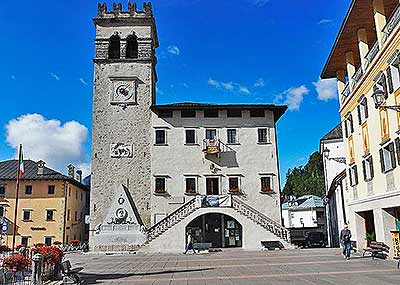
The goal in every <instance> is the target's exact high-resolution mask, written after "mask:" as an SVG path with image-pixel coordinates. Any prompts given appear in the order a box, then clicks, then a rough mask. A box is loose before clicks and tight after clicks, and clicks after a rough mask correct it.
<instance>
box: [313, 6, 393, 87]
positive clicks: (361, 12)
mask: <svg viewBox="0 0 400 285" xmlns="http://www.w3.org/2000/svg"><path fill="white" fill-rule="evenodd" d="M398 4H399V2H398V0H385V1H384V10H385V14H387V15H388V16H389V15H391V14H392V12H393V11H394V9H395V8H396V6H397V5H398ZM388 16H387V18H388V19H389V17H388ZM359 29H366V32H367V39H368V46H369V48H370V49H371V47H372V46H373V44H374V43H375V41H376V39H377V37H376V32H375V22H374V9H373V6H372V1H371V0H352V1H351V4H350V7H349V9H348V11H347V14H346V16H345V18H344V20H343V23H342V26H341V27H340V30H339V33H338V35H337V37H336V40H335V42H334V44H333V47H332V50H331V52H330V54H329V56H328V59H327V61H326V63H325V66H324V69H323V71H322V74H321V78H322V79H325V78H334V77H336V71H338V70H346V56H345V54H346V52H349V51H352V52H353V57H354V62H355V65H356V67H357V66H360V65H361V60H360V54H359V51H358V37H357V31H358V30H359Z"/></svg>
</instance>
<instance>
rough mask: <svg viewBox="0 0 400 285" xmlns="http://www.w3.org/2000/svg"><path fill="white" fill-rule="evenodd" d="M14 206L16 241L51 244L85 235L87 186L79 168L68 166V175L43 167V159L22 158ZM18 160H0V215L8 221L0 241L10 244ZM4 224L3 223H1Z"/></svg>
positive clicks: (81, 239)
mask: <svg viewBox="0 0 400 285" xmlns="http://www.w3.org/2000/svg"><path fill="white" fill-rule="evenodd" d="M24 168H25V172H24V175H23V176H22V180H21V181H20V188H19V199H18V209H17V235H16V245H18V244H25V245H27V246H31V245H33V244H34V243H45V244H48V245H50V244H52V243H54V242H55V241H60V242H62V243H68V241H70V240H80V241H86V240H87V239H88V233H87V226H86V225H85V215H86V214H88V203H89V187H87V186H85V185H83V184H82V182H81V181H82V172H81V171H77V172H76V173H77V174H76V177H74V176H75V170H74V167H73V166H72V165H70V166H68V176H66V175H63V174H61V173H59V172H57V171H54V170H52V169H50V168H47V167H45V163H44V162H43V161H39V162H34V161H32V160H25V161H24ZM17 169H18V161H17V160H8V161H3V162H0V217H2V220H5V221H6V222H5V223H8V230H7V232H6V233H2V235H1V238H2V244H7V245H8V246H9V247H11V246H12V239H13V228H14V224H13V222H14V211H15V201H16V200H15V197H16V177H17ZM3 224H4V223H3Z"/></svg>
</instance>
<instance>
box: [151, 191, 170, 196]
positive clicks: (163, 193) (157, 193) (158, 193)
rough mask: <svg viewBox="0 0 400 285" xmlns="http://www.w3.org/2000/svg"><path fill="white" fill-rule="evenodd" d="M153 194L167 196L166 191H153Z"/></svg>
mask: <svg viewBox="0 0 400 285" xmlns="http://www.w3.org/2000/svg"><path fill="white" fill-rule="evenodd" d="M154 195H155V196H169V194H168V192H154Z"/></svg>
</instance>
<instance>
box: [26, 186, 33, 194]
mask: <svg viewBox="0 0 400 285" xmlns="http://www.w3.org/2000/svg"><path fill="white" fill-rule="evenodd" d="M25 194H26V195H32V185H26V186H25Z"/></svg>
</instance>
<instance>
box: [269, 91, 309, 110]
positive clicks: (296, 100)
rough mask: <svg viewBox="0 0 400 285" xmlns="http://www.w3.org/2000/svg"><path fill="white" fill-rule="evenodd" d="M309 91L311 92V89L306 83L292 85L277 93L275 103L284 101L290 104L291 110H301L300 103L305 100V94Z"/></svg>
mask: <svg viewBox="0 0 400 285" xmlns="http://www.w3.org/2000/svg"><path fill="white" fill-rule="evenodd" d="M308 93H310V90H309V89H308V88H307V87H306V86H305V85H301V86H299V87H291V88H289V89H288V90H286V91H284V92H282V93H280V94H278V95H276V96H275V98H274V103H283V104H286V105H288V109H289V110H290V111H298V110H300V105H301V103H302V102H303V98H304V95H306V94H308Z"/></svg>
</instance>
